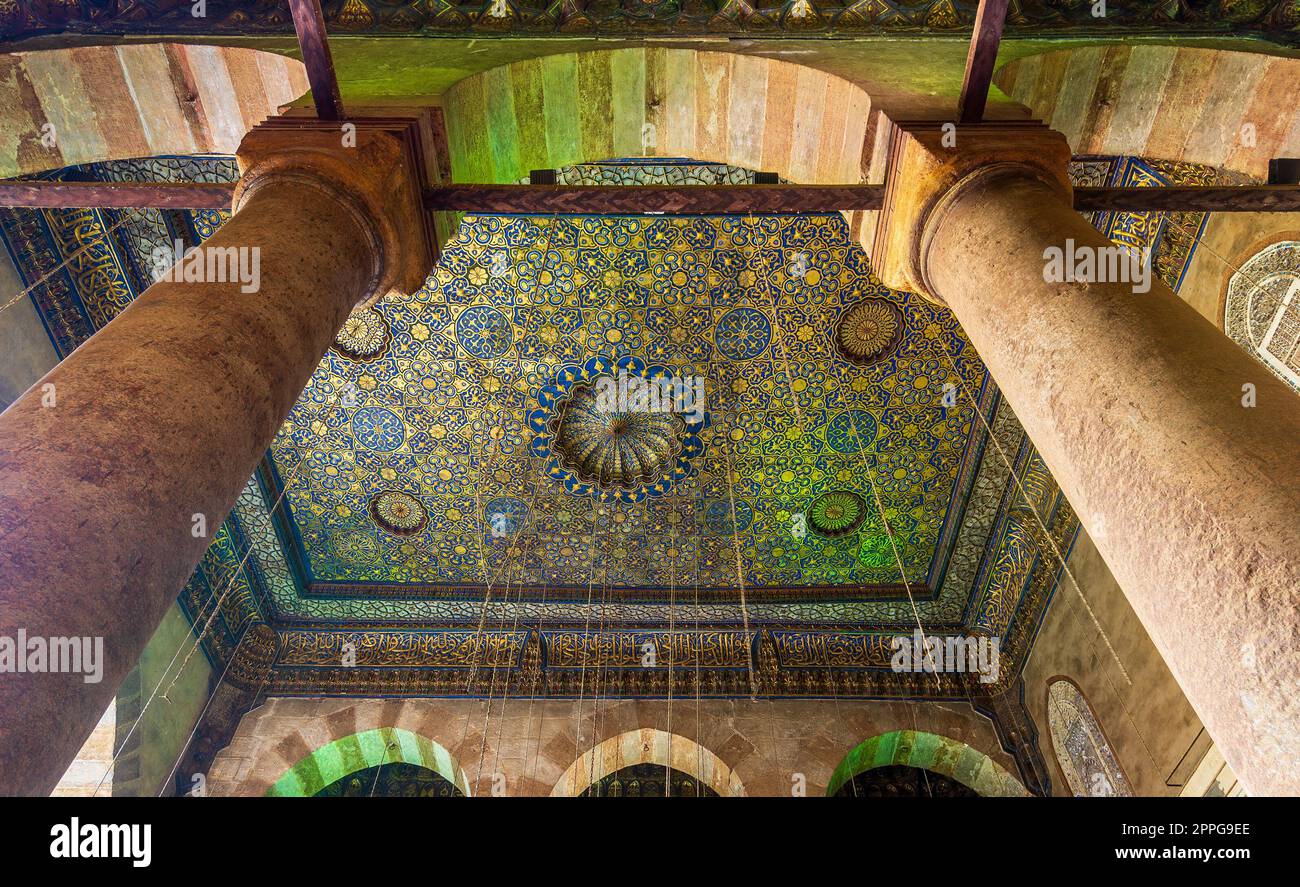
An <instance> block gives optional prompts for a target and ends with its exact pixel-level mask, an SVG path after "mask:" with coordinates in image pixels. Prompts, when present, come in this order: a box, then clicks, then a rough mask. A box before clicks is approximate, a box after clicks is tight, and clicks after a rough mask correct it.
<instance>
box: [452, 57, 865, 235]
mask: <svg viewBox="0 0 1300 887" xmlns="http://www.w3.org/2000/svg"><path fill="white" fill-rule="evenodd" d="M443 110H444V113H445V115H446V123H447V140H448V148H449V151H450V154H451V168H452V178H453V180H454V181H457V182H493V183H502V184H503V183H510V182H516V181H518V180H519V179H521V178H523V177H525V176H527V175H528V173H529V171H530V170H533V169H556V168H559V167H563V166H572V165H573V164H576V163H581V162H584V161H596V160H607V159H610V158H617V157H688V158H691V159H693V160H700V161H708V162H713V163H726V164H729V165H731V166H738V167H741V168H744V169H754V170H763V171H767V172H776V173H778V174H780V176H781V177H782V178H785V179H788V180H790V181H792V182H799V183H802V184H819V183H824V184H845V183H851V184H856V183H857V182H859V181H861V180H862V177H863V176H862V164H863V162H864V157H863V154H864V151H863V144H864V141H865V139H866V136H867V118H868V113H869V111H870V110H871V101H870V99H869V98H868V97H867V94H866V93H865V92H864V91H863V90H862V89H861V88H860V87H858V86H855V85H854V84H852V83H850V82H848V81H847V80H843V79H841V78H839V77H836V76H834V75H831V74H827V73H826V72H824V71H819V70H816V69H813V68H808V67H805V66H803V65H796V64H792V63H790V62H785V61H779V60H776V59H767V58H760V57H757V56H745V55H736V54H733V53H725V52H698V51H696V50H690V49H662V48H648V49H646V48H641V49H613V50H598V51H593V52H579V53H564V54H561V55H551V56H545V57H543V58H539V59H531V60H528V61H521V62H514V63H512V64H509V65H502V66H500V67H497V68H492V69H491V70H488V71H484V72H483V73H481V74H476V75H474V76H472V77H467V78H465V79H464V80H461V81H460V82H459V83H457V84H456V85H454V86H453V87H452V88H451V89H449V90H448V91H447V93H446V94H445V95H444V96H443ZM868 154H869V152H868ZM868 159H869V158H868ZM849 221H850V225H851V226H852V223H853V219H850V220H849Z"/></svg>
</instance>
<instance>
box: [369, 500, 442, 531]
mask: <svg viewBox="0 0 1300 887" xmlns="http://www.w3.org/2000/svg"><path fill="white" fill-rule="evenodd" d="M370 516H371V517H372V518H374V521H375V523H377V524H379V526H381V527H382V528H384V529H385V530H387V531H388V532H390V533H396V534H397V535H398V536H410V535H413V534H415V533H418V532H420V531H421V530H422V529H424V525H425V524H427V523H428V522H429V512H428V511H427V510H426V509H425V507H424V504H423V503H422V502H420V500H419V499H417V498H415V497H414V496H412V495H411V494H409V493H400V492H398V491H397V490H385V491H384V492H382V493H379V494H378V495H375V496H373V497H371V499H370Z"/></svg>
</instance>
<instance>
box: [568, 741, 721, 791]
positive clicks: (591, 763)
mask: <svg viewBox="0 0 1300 887" xmlns="http://www.w3.org/2000/svg"><path fill="white" fill-rule="evenodd" d="M634 764H658V765H660V766H665V767H672V768H673V769H675V770H680V771H682V772H683V773H686V774H689V775H690V776H693V777H694V778H696V779H698V780H699V781H700V782H701V783H703V784H704V785H707V786H709V787H710V788H712V789H713V790H714V791H715V792H717V793H718V794H719V795H720V796H722V797H724V798H726V797H743V796H744V794H745V787H744V786H743V785H742V784H741V782H740V779H739V777H737V776H736V774H735V773H734V772H733V771H732V769H731V768H730V767H728V766H727V765H726V763H724V762H723V760H722V759H721V758H719V757H718V756H717V755H715V754H714V753H713V752H711V751H709V750H708V749H707V748H705V747H704V746H702V745H699V744H698V743H696V742H694V741H693V740H690V739H687V738H686V737H685V736H679V735H677V734H676V733H667V732H665V731H663V730H657V729H655V728H653V727H645V728H642V729H640V730H629V731H628V732H626V733H623V734H621V735H619V736H612V737H610V738H609V739H606V740H605V741H604V742H602V743H600V744H599V745H597V746H596V747H595V748H592V749H590V750H588V751H587V752H585V753H584V754H583V755H582V756H581V757H579V758H578V760H576V761H574V762H573V764H572V765H570V767H569V769H568V770H565V771H564V775H563V776H561V777H560V778H559V781H557V782H556V783H555V787H554V788H553V789H551V797H559V798H564V797H568V798H576V797H578V796H579V795H581V794H582V793H583V792H584V791H586V790H587V788H588V787H589V786H591V785H592V784H593V783H595V782H597V781H599V780H601V779H603V778H604V777H606V776H608V775H610V774H611V773H615V772H617V771H619V770H622V769H623V768H624V767H631V766H633V765H634Z"/></svg>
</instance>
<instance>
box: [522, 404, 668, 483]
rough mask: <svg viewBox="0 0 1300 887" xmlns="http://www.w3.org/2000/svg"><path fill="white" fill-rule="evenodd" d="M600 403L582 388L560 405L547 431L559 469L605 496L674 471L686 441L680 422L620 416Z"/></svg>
mask: <svg viewBox="0 0 1300 887" xmlns="http://www.w3.org/2000/svg"><path fill="white" fill-rule="evenodd" d="M602 400H603V398H601V397H600V395H599V394H598V392H597V390H596V388H595V387H594V386H593V385H592V384H588V383H581V384H578V385H575V386H574V387H573V388H571V389H570V391H569V393H568V394H567V395H566V396H565V397H564V398H563V399H562V400H561V401H560V402H559V404H558V409H557V410H556V415H555V418H553V419H552V420H551V422H550V427H549V429H548V430H549V431H550V433H551V434H552V435H554V442H553V443H552V449H553V450H554V451H555V454H556V455H557V456H558V457H559V461H560V465H561V466H562V467H564V468H566V469H568V470H569V471H571V472H573V474H574V475H575V476H576V477H577V478H578V480H580V481H582V482H583V483H589V484H595V485H596V486H598V487H600V488H601V489H606V490H608V489H613V488H619V489H624V490H630V489H635V488H637V487H641V486H643V485H645V484H647V483H650V482H652V481H654V480H655V479H657V478H659V477H662V476H663V475H665V474H667V473H669V472H670V471H672V469H673V466H674V464H675V463H676V461H677V457H678V456H679V455H681V452H682V447H683V444H684V442H685V439H686V423H685V422H684V421H683V420H682V417H681V416H680V415H678V414H676V413H668V412H625V411H619V410H617V409H611V408H610V407H609V405H607V404H605V403H603V402H602ZM614 406H617V403H615V404H614Z"/></svg>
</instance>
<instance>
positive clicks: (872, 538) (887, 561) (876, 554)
mask: <svg viewBox="0 0 1300 887" xmlns="http://www.w3.org/2000/svg"><path fill="white" fill-rule="evenodd" d="M858 563H860V564H862V566H864V567H867V568H868V569H871V570H876V571H881V570H897V568H898V559H897V558H895V557H894V547H893V546H892V545H890V544H889V537H888V536H885V535H881V534H874V535H867V534H863V537H862V544H861V545H860V546H858Z"/></svg>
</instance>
